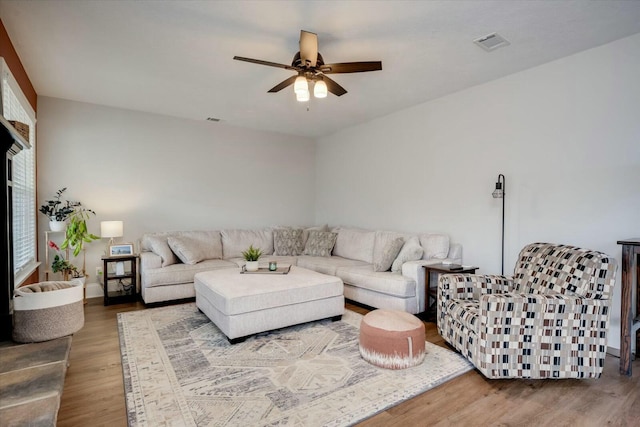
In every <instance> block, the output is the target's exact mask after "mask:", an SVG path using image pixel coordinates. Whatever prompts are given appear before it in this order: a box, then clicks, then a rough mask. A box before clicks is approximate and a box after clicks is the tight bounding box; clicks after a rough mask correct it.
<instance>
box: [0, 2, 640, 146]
mask: <svg viewBox="0 0 640 427" xmlns="http://www.w3.org/2000/svg"><path fill="white" fill-rule="evenodd" d="M0 17H1V18H2V21H3V23H4V25H5V27H6V29H7V32H8V33H9V36H10V38H11V40H12V42H13V44H14V46H15V48H16V50H17V52H18V55H19V56H20V58H21V60H22V63H23V65H24V67H25V69H26V71H27V73H28V75H29V77H30V79H31V82H32V83H33V85H34V87H35V89H36V92H37V93H38V95H43V96H50V97H57V98H64V99H70V100H76V101H82V102H89V103H95V104H102V105H107V106H113V107H119V108H125V109H132V110H139V111H146V112H152V113H158V114H165V115H170V116H177V117H184V118H190V119H194V120H204V119H206V118H207V117H216V118H220V119H222V121H223V122H225V123H228V124H230V125H233V126H241V127H247V128H253V129H261V130H272V131H278V132H283V133H288V134H294V135H301V136H308V137H318V136H324V135H328V134H331V133H333V132H336V131H338V130H340V129H343V128H345V127H348V126H352V125H355V124H358V123H362V122H366V121H368V120H371V119H373V118H376V117H380V116H384V115H386V114H389V113H392V112H394V111H398V110H401V109H404V108H407V107H410V106H413V105H416V104H420V103H423V102H426V101H429V100H432V99H435V98H438V97H441V96H443V95H446V94H449V93H453V92H456V91H459V90H462V89H465V88H468V87H471V86H474V85H477V84H481V83H484V82H487V81H491V80H494V79H497V78H500V77H502V76H505V75H508V74H511V73H515V72H517V71H521V70H524V69H527V68H531V67H534V66H537V65H540V64H543V63H546V62H549V61H552V60H554V59H557V58H561V57H564V56H567V55H571V54H573V53H576V52H579V51H582V50H585V49H589V48H592V47H595V46H599V45H602V44H605V43H608V42H611V41H613V40H616V39H619V38H622V37H626V36H629V35H632V34H635V33H638V32H640V1H610V0H606V1H586V0H579V1H562V0H560V1H371V2H370V1H339V2H338V1H332V2H329V1H295V2H294V1H105V0H103V1H66V0H64V1H63V0H50V1H7V0H0ZM301 29H304V30H307V31H312V32H315V33H317V34H318V38H319V51H320V52H321V53H322V55H323V57H324V60H325V62H326V63H336V62H351V61H370V60H381V61H382V66H383V70H382V71H375V72H369V73H360V74H336V75H333V76H332V78H334V80H335V81H337V82H338V83H340V84H341V85H342V86H344V87H345V88H346V89H347V90H348V92H349V93H347V94H346V95H344V96H342V97H340V98H338V97H336V96H334V95H331V94H330V95H329V97H328V98H326V99H319V100H314V99H313V98H312V99H311V102H310V103H308V104H306V103H305V104H302V103H298V102H296V101H295V96H294V94H293V89H292V88H287V89H284V90H283V91H281V92H279V93H277V94H270V93H267V90H269V89H270V88H271V87H273V86H275V85H276V84H277V83H279V82H280V81H282V80H284V79H286V78H287V77H289V76H290V75H291V73H292V72H291V71H287V70H283V69H278V68H271V67H265V66H261V65H255V64H249V63H245V62H240V61H234V60H233V59H232V58H233V56H234V55H238V56H246V57H251V58H257V59H263V60H267V61H272V62H278V63H284V64H290V63H291V60H292V58H293V55H294V54H295V53H296V52H297V51H298V39H299V36H300V30H301ZM492 32H498V33H499V34H500V35H502V36H503V37H505V38H506V39H507V40H509V41H510V42H511V45H510V46H507V47H504V48H501V49H498V50H495V51H493V52H485V51H484V50H482V49H481V48H479V47H478V46H476V45H475V44H474V43H473V40H474V39H476V38H478V37H481V36H485V35H487V34H490V33H492ZM639 54H640V53H639ZM307 105H308V107H309V111H307ZM211 126H216V124H214V123H212V124H211Z"/></svg>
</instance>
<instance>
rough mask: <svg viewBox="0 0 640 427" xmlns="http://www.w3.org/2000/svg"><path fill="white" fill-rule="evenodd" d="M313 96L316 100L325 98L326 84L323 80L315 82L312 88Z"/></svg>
mask: <svg viewBox="0 0 640 427" xmlns="http://www.w3.org/2000/svg"><path fill="white" fill-rule="evenodd" d="M313 96H315V97H316V98H326V97H327V84H326V83H325V82H324V81H323V80H318V81H316V84H315V85H314V86H313Z"/></svg>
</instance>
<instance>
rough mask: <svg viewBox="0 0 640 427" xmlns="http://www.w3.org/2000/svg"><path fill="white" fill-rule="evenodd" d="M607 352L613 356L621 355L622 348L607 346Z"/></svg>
mask: <svg viewBox="0 0 640 427" xmlns="http://www.w3.org/2000/svg"><path fill="white" fill-rule="evenodd" d="M607 354H609V355H611V356H613V357H618V358H619V357H620V349H619V348H613V347H607Z"/></svg>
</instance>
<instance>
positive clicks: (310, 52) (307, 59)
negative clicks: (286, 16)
mask: <svg viewBox="0 0 640 427" xmlns="http://www.w3.org/2000/svg"><path fill="white" fill-rule="evenodd" d="M300 59H301V60H302V64H303V65H307V64H308V65H309V66H311V67H315V66H316V61H317V59H318V35H317V34H315V33H310V32H308V31H304V30H301V31H300Z"/></svg>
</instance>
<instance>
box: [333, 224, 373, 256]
mask: <svg viewBox="0 0 640 427" xmlns="http://www.w3.org/2000/svg"><path fill="white" fill-rule="evenodd" d="M333 231H336V232H337V233H338V238H337V239H336V245H335V246H334V248H333V255H334V256H339V257H342V258H348V259H355V260H358V261H364V262H367V263H369V264H373V245H374V243H375V238H376V232H375V231H369V230H360V229H356V228H342V227H340V228H337V229H335V230H333Z"/></svg>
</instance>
